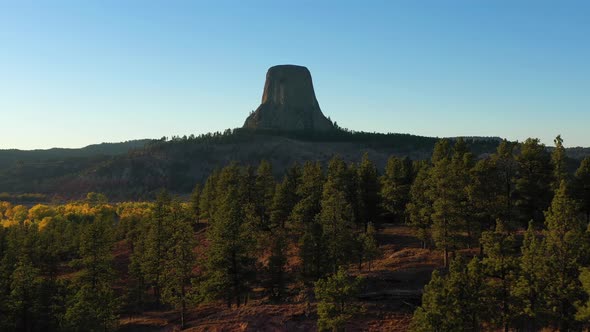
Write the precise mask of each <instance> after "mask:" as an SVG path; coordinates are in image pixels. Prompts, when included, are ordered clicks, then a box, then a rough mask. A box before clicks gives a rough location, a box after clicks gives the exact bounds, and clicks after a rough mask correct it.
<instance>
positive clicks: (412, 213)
mask: <svg viewBox="0 0 590 332" xmlns="http://www.w3.org/2000/svg"><path fill="white" fill-rule="evenodd" d="M430 172H431V166H430V165H428V164H426V163H423V164H421V165H420V166H419V168H418V173H417V175H416V180H415V181H414V183H413V184H412V186H411V189H410V202H409V203H408V205H407V213H408V217H409V220H410V225H412V226H413V227H414V228H415V229H416V233H417V234H416V235H417V237H418V239H420V241H422V247H423V248H426V247H428V246H429V244H430V242H431V240H432V233H431V227H432V224H433V221H432V214H433V210H432V203H433V202H432V199H431V196H430V195H429V194H428V192H429V190H430V186H431V184H430V180H431V178H430Z"/></svg>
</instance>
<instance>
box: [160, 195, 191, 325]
mask: <svg viewBox="0 0 590 332" xmlns="http://www.w3.org/2000/svg"><path fill="white" fill-rule="evenodd" d="M171 210H172V212H173V213H172V215H173V216H174V217H173V219H172V220H171V224H172V229H173V231H172V238H171V240H172V246H171V247H170V248H168V252H167V260H166V272H165V277H166V278H165V282H164V285H163V286H164V287H163V290H162V297H163V299H164V302H166V303H168V304H170V305H172V306H174V308H176V309H177V310H178V311H179V312H180V328H181V329H182V328H184V326H185V315H186V310H187V305H189V304H190V303H192V302H193V300H194V296H193V295H192V294H191V289H190V286H191V285H192V284H193V273H192V272H193V266H194V264H195V261H196V257H195V254H194V252H193V249H194V247H195V245H196V240H195V234H194V231H193V227H192V224H191V222H190V219H189V218H187V217H186V216H183V214H182V206H181V205H180V202H179V201H178V200H173V201H172V206H171Z"/></svg>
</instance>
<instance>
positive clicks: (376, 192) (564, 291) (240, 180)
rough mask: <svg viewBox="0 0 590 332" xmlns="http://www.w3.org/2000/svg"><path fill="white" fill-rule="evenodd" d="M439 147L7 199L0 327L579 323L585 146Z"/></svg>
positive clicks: (584, 315)
mask: <svg viewBox="0 0 590 332" xmlns="http://www.w3.org/2000/svg"><path fill="white" fill-rule="evenodd" d="M232 137H233V136H220V137H217V138H215V139H232ZM212 139H213V138H212ZM188 141H190V140H189V139H188V138H187V139H186V140H184V139H177V140H173V142H162V143H159V144H156V145H152V146H151V147H149V148H148V149H146V150H145V151H152V153H155V152H153V151H161V150H162V149H164V150H167V149H171V147H172V148H178V147H180V146H182V144H189V143H188ZM434 143H435V144H434V148H433V151H432V153H431V155H432V156H431V158H426V159H424V160H411V159H409V158H406V157H398V156H391V157H390V158H388V160H387V161H386V162H385V163H384V165H383V166H380V165H378V164H377V163H376V162H374V161H373V160H372V159H371V155H370V154H365V155H364V156H362V157H361V158H360V160H359V162H355V163H352V162H347V161H346V160H345V159H344V158H341V157H338V156H336V157H332V158H331V159H330V161H329V162H328V163H327V165H325V166H324V165H322V163H321V162H317V161H316V162H313V161H308V162H306V163H304V164H292V165H290V166H289V167H287V168H286V170H285V171H284V172H283V174H282V176H281V177H280V178H279V181H277V178H276V176H275V175H276V174H277V172H276V170H274V168H275V165H274V163H271V162H268V161H262V162H260V163H259V164H257V165H256V167H253V166H251V165H248V164H239V163H235V162H230V163H229V164H228V165H227V166H225V167H223V168H218V169H216V170H214V171H213V172H211V173H210V174H209V175H208V176H207V177H206V179H205V181H203V182H200V183H198V182H197V183H196V185H195V182H192V183H190V185H191V187H193V189H192V193H191V195H190V197H186V198H185V199H181V198H179V197H177V196H175V195H173V194H170V193H169V192H167V191H159V194H158V195H157V199H156V200H155V201H151V200H150V201H145V202H118V203H114V202H109V200H108V198H107V196H105V195H103V194H97V193H89V194H88V195H87V196H86V197H85V198H84V199H82V200H78V201H72V202H69V203H65V204H46V205H42V204H39V205H35V206H32V207H27V206H23V205H15V204H11V203H7V202H4V203H1V204H0V219H1V222H2V226H3V227H0V274H1V275H0V330H3V331H4V330H6V331H12V330H22V331H56V330H74V331H80V330H84V331H90V330H117V329H120V330H134V329H142V330H145V329H152V330H160V329H172V328H192V329H193V330H196V331H205V330H224V329H225V330H274V331H276V330H282V331H289V330H316V329H319V330H339V329H342V328H343V327H346V328H347V330H372V331H384V330H391V331H406V330H413V331H477V330H511V329H518V330H527V331H528V330H530V331H534V330H540V329H542V328H545V327H547V328H553V329H559V330H561V331H567V330H581V329H582V328H584V327H588V326H590V325H588V324H590V314H588V312H589V309H588V307H589V304H588V300H589V298H588V292H590V283H589V280H590V279H589V278H590V277H589V275H590V272H589V271H590V270H589V268H590V261H588V257H590V252H588V251H589V250H590V245H589V244H590V233H589V232H588V222H589V218H590V158H586V159H584V160H583V161H582V162H581V163H577V164H576V165H575V167H573V170H570V169H571V168H572V166H571V165H570V164H568V159H567V158H566V151H565V149H564V148H563V144H562V140H561V138H560V137H557V138H556V140H555V143H556V148H555V149H553V150H552V151H551V152H548V150H547V149H546V147H545V146H543V145H542V144H540V143H539V141H538V140H535V139H528V140H526V141H525V142H523V143H520V144H516V143H511V142H508V141H502V142H500V143H499V145H498V146H497V149H495V152H493V153H490V154H482V153H481V151H478V150H477V149H478V148H479V146H478V145H477V144H474V145H471V144H468V143H467V142H465V141H464V140H462V139H458V140H447V139H443V140H438V141H436V142H434ZM429 154H430V153H429ZM478 155H479V156H480V157H481V158H476V156H478ZM570 162H571V161H570ZM187 185H188V184H187ZM431 272H432V277H431V278H429V275H430V273H431ZM424 285H426V286H425V287H424V289H423V291H422V287H423V286H424ZM420 299H421V300H420Z"/></svg>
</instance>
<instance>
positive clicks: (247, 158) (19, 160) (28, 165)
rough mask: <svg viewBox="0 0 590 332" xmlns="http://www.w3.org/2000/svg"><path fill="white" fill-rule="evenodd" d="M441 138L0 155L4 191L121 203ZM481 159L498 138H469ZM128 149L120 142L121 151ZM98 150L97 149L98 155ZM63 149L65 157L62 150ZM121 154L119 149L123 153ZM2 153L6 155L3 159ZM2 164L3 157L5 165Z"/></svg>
mask: <svg viewBox="0 0 590 332" xmlns="http://www.w3.org/2000/svg"><path fill="white" fill-rule="evenodd" d="M436 141H437V138H431V137H421V136H414V135H408V134H378V133H363V132H351V131H348V130H344V129H339V130H334V131H331V132H325V133H317V132H309V131H302V132H297V131H295V132H291V131H289V132H281V131H272V130H249V129H234V130H229V129H228V130H226V131H225V132H223V133H221V132H217V133H209V134H204V135H200V136H194V135H191V136H188V137H187V136H183V137H179V136H173V137H171V138H163V139H160V140H153V141H149V142H147V145H145V146H137V145H134V144H132V145H130V146H129V148H128V149H127V150H128V151H127V150H125V152H123V153H114V151H115V150H111V151H112V152H113V153H110V154H108V153H104V154H103V153H99V152H98V150H97V149H90V147H88V148H85V149H83V150H79V151H78V150H76V151H74V150H72V151H70V150H66V151H65V152H67V153H65V154H64V151H61V150H56V151H53V150H44V151H30V152H24V151H13V152H10V151H3V152H2V151H0V192H8V193H11V194H23V193H35V194H44V195H46V196H47V197H49V198H52V197H56V198H58V199H63V198H67V199H71V198H75V199H79V198H82V197H83V196H84V195H85V193H87V192H90V191H98V192H103V193H106V194H108V196H109V197H111V198H112V199H116V200H128V199H153V198H154V197H155V195H156V193H157V191H158V189H160V188H167V189H168V190H170V191H172V192H176V193H180V194H183V193H188V192H190V190H191V189H192V186H193V184H194V183H196V182H202V181H204V180H205V179H206V178H207V176H208V175H209V174H210V173H211V172H212V171H213V170H214V169H216V168H220V167H224V166H226V165H227V164H229V163H230V162H231V161H237V162H240V163H241V164H244V165H257V164H258V163H259V162H260V160H263V159H264V160H269V161H271V162H272V164H273V169H274V174H275V176H281V174H283V173H284V172H285V170H286V169H287V168H288V167H290V166H291V165H292V164H293V163H295V162H299V163H303V162H305V161H308V160H312V161H320V162H321V163H322V164H323V165H326V164H327V162H328V160H329V159H330V158H331V156H333V155H336V154H338V155H340V156H341V157H342V158H343V159H344V160H346V161H348V162H358V161H360V160H361V157H362V155H363V153H364V152H368V153H369V155H370V156H371V159H372V160H374V162H375V163H376V164H377V165H378V166H379V167H383V166H385V163H386V161H387V158H388V157H389V156H390V155H398V156H409V157H410V158H412V159H425V158H428V157H429V155H430V153H431V151H432V147H433V146H434V143H435V142H436ZM470 141H473V149H474V151H476V153H477V154H481V153H486V152H492V151H493V150H494V149H495V147H496V146H497V144H498V142H499V139H495V138H490V139H482V138H475V139H470ZM124 146H126V145H117V149H119V148H121V149H122V148H124ZM92 151H96V153H93V152H92ZM58 152H59V153H58ZM119 152H120V151H119ZM3 156H4V157H3ZM2 160H5V162H4V164H3V163H2Z"/></svg>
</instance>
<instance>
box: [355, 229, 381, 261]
mask: <svg viewBox="0 0 590 332" xmlns="http://www.w3.org/2000/svg"><path fill="white" fill-rule="evenodd" d="M376 233H377V231H376V230H375V227H374V226H373V224H372V223H370V224H369V226H368V227H367V231H366V232H364V233H362V234H360V236H359V239H358V242H359V244H360V245H361V246H362V249H361V253H362V255H360V259H359V269H360V267H362V263H363V262H367V263H368V267H369V270H370V269H371V262H372V261H373V260H375V259H376V258H378V257H379V256H380V255H381V250H380V249H379V243H377V239H376V238H375V236H376Z"/></svg>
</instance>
